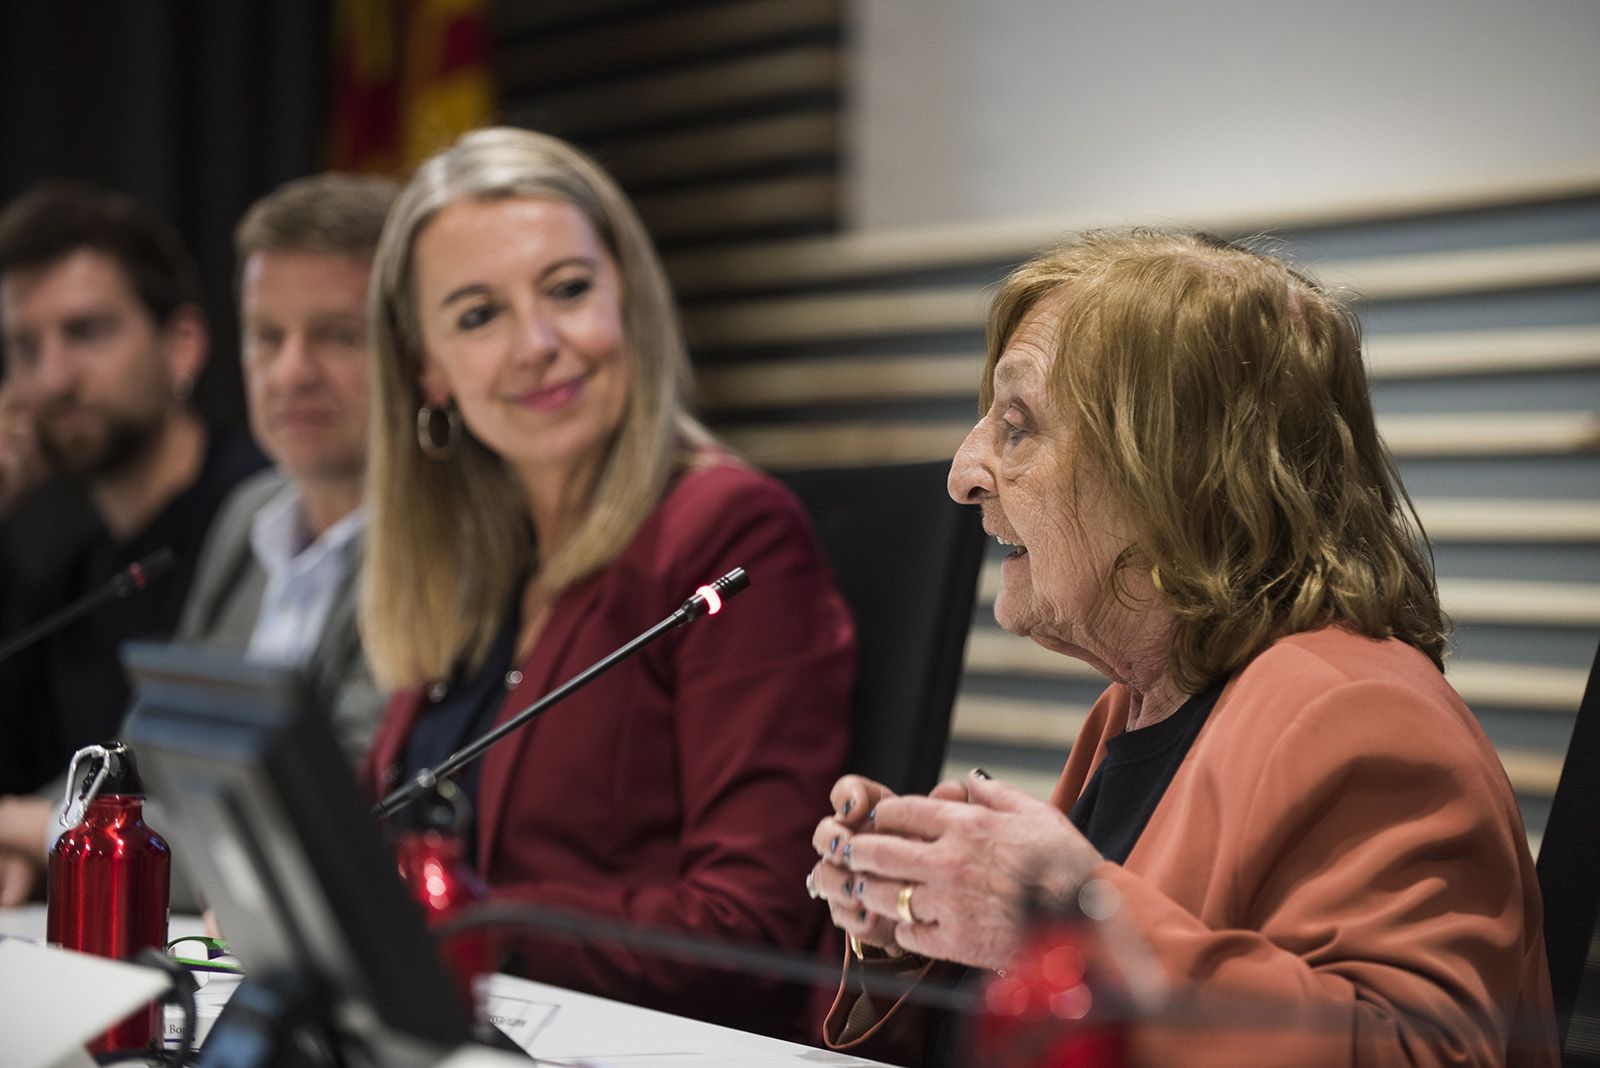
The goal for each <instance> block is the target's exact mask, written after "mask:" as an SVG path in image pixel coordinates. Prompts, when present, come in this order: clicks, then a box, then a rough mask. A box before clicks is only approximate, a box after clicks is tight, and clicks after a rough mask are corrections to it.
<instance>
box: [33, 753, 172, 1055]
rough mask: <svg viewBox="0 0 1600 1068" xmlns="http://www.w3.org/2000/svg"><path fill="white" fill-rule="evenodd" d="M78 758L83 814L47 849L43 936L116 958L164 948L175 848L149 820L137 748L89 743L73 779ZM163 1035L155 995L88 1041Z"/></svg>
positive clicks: (118, 1046) (130, 1043)
mask: <svg viewBox="0 0 1600 1068" xmlns="http://www.w3.org/2000/svg"><path fill="white" fill-rule="evenodd" d="M80 766H81V767H82V769H83V774H82V782H83V785H82V786H81V787H80V788H79V789H78V790H77V791H76V800H75V801H74V807H76V806H77V805H82V807H83V813H82V817H81V818H80V819H79V821H78V822H77V823H76V824H74V825H73V826H72V827H70V828H69V829H68V830H66V831H64V832H62V834H61V836H60V837H59V838H57V839H56V842H55V845H54V846H53V847H51V849H50V862H49V904H48V906H47V911H46V920H45V937H46V938H47V940H48V941H49V942H50V944H51V945H56V946H61V947H62V948H63V949H73V950H77V951H78V952H80V953H93V954H96V955H97V956H101V957H111V958H114V959H117V960H125V959H127V958H130V957H132V956H133V955H134V954H136V953H138V952H139V951H140V950H141V949H144V948H146V947H149V946H154V947H155V948H157V949H160V948H162V947H163V946H165V945H166V944H167V893H168V889H169V887H170V883H171V878H172V852H171V850H169V849H168V848H167V843H166V842H165V841H164V840H163V839H162V837H161V836H160V835H159V834H157V833H156V832H155V831H153V830H151V829H150V827H149V825H147V824H146V823H145V822H144V815H143V810H144V787H143V785H142V784H141V783H140V781H139V773H138V771H137V770H136V769H135V767H134V764H133V753H132V752H131V751H130V750H129V749H128V748H127V747H126V746H124V745H122V744H121V743H120V742H111V743H108V744H106V745H104V746H97V745H95V746H88V747H87V748H85V749H82V750H80V751H79V752H78V754H77V755H76V756H74V757H73V758H72V772H71V773H69V776H68V781H69V782H71V783H76V782H78V779H79V776H78V775H77V774H76V773H77V772H78V770H79V768H80ZM69 796H71V795H69ZM71 811H72V810H71V809H69V810H68V812H69V815H68V817H67V818H68V819H70V818H71ZM160 1035H161V1006H160V1005H159V1004H158V1003H156V1002H153V1001H152V1002H151V1003H150V1005H149V1006H148V1007H147V1008H144V1009H141V1010H139V1011H138V1012H136V1013H134V1014H133V1015H131V1016H129V1017H127V1018H126V1019H125V1020H123V1021H122V1022H120V1023H118V1024H116V1025H115V1026H113V1027H112V1028H111V1029H110V1030H109V1031H107V1032H106V1033H105V1034H104V1035H101V1036H100V1037H99V1038H97V1039H95V1040H94V1041H93V1042H91V1043H90V1044H89V1052H90V1053H93V1054H96V1055H99V1054H104V1053H113V1052H116V1051H119V1050H136V1049H143V1048H145V1047H147V1046H150V1045H151V1044H152V1043H153V1042H155V1041H156V1040H157V1039H158V1038H159V1037H160Z"/></svg>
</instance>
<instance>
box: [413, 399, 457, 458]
mask: <svg viewBox="0 0 1600 1068" xmlns="http://www.w3.org/2000/svg"><path fill="white" fill-rule="evenodd" d="M441 412H442V413H444V441H443V442H440V441H439V440H438V438H437V436H436V435H435V434H434V432H433V427H434V416H435V415H438V414H439V413H441ZM459 444H461V411H460V409H458V408H457V407H456V406H455V404H454V403H453V402H446V403H444V404H441V405H439V406H437V407H435V406H434V405H432V404H424V405H423V406H422V407H420V408H418V409H417V447H418V448H420V449H421V450H422V455H424V456H426V457H427V458H428V459H430V460H448V459H450V457H452V456H454V455H455V452H456V446H457V445H459Z"/></svg>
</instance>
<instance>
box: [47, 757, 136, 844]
mask: <svg viewBox="0 0 1600 1068" xmlns="http://www.w3.org/2000/svg"><path fill="white" fill-rule="evenodd" d="M80 769H81V771H80ZM102 795H104V796H106V797H114V796H121V797H143V796H144V782H143V780H141V779H140V778H139V769H138V767H137V766H136V765H135V764H134V762H133V750H132V749H129V748H128V747H127V746H126V745H123V744H122V743H121V742H107V743H106V744H105V745H86V746H84V747H83V748H82V749H80V750H78V751H77V752H76V753H74V754H72V763H71V765H69V766H68V768H67V796H66V797H65V798H63V799H62V802H61V815H60V816H59V817H57V818H58V820H59V821H60V823H61V826H63V827H71V826H73V825H74V824H76V823H77V822H78V821H79V820H81V819H83V813H84V811H85V810H86V809H87V808H88V807H89V803H90V802H91V801H93V800H94V799H95V798H97V797H100V796H102Z"/></svg>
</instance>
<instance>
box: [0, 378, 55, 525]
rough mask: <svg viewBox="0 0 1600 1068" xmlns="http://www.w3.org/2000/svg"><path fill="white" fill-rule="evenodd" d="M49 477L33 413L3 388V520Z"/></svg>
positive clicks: (0, 491)
mask: <svg viewBox="0 0 1600 1068" xmlns="http://www.w3.org/2000/svg"><path fill="white" fill-rule="evenodd" d="M48 474H49V468H48V466H47V465H46V464H45V460H44V455H43V453H41V452H40V451H39V439H38V436H37V435H36V433H35V432H34V425H33V413H32V412H30V411H29V410H28V408H27V407H26V406H25V405H24V404H23V403H22V401H21V400H19V399H18V398H17V394H16V391H15V390H13V389H9V388H7V387H5V386H0V516H3V515H5V514H6V513H7V512H9V511H10V510H11V506H12V505H13V504H15V503H16V502H17V499H18V498H19V497H21V496H22V495H23V494H24V493H26V492H28V490H30V489H32V488H33V487H34V486H36V485H38V484H39V483H40V482H42V481H43V480H44V478H45V476H46V475H48Z"/></svg>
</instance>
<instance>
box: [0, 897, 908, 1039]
mask: <svg viewBox="0 0 1600 1068" xmlns="http://www.w3.org/2000/svg"><path fill="white" fill-rule="evenodd" d="M168 926H169V928H170V932H169V933H170V937H173V938H177V937H179V936H181V935H190V934H200V933H202V930H201V926H200V921H199V918H198V917H194V916H176V915H175V916H173V917H172V919H171V921H170V923H169V924H168ZM44 927H45V910H44V906H43V905H27V906H23V907H22V908H16V909H0V936H5V937H12V938H23V939H27V940H29V941H34V942H38V941H42V940H43V938H44ZM491 983H492V985H491V987H490V993H491V995H493V996H496V997H503V998H510V999H514V1000H515V1001H519V1002H522V1003H524V1004H525V1005H526V1006H527V1007H528V1010H529V1011H530V1012H532V1013H535V1014H538V1015H539V1016H540V1017H541V1018H542V1019H543V1023H542V1025H541V1026H540V1027H539V1029H538V1031H537V1033H536V1034H535V1035H533V1037H532V1039H531V1041H530V1042H529V1043H528V1045H527V1049H528V1052H529V1053H531V1054H533V1056H534V1058H535V1059H536V1061H537V1062H539V1063H542V1064H550V1065H561V1066H576V1065H589V1066H594V1068H604V1066H607V1065H616V1066H618V1068H624V1066H625V1068H685V1066H687V1065H705V1066H707V1068H722V1066H726V1068H735V1066H738V1068H766V1066H771V1065H810V1066H817V1065H821V1066H824V1068H879V1065H880V1062H878V1061H869V1060H865V1059H863V1058H860V1057H852V1056H848V1055H845V1054H839V1053H832V1052H829V1051H827V1050H821V1049H817V1048H816V1047H813V1046H805V1045H800V1044H799V1043H794V1042H783V1041H780V1040H778V1039H774V1038H767V1037H765V1036H763V1035H755V1034H751V1033H749V1032H746V1031H739V1030H736V1029H734V1028H731V1027H719V1026H717V1025H716V1024H708V1023H703V1022H701V1021H699V1020H690V1019H686V1018H684V1017H681V1016H673V1015H671V1014H669V1013H663V1012H655V1011H653V1010H650V1009H641V1008H639V1007H638V1006H635V1005H626V1004H623V1003H621V1002H617V1001H611V1000H610V999H608V998H601V997H595V996H594V995H592V994H581V993H578V992H576V991H572V990H566V989H563V988H561V987H556V986H549V985H547V984H544V983H533V982H529V981H528V980H526V979H517V978H513V977H511V976H495V977H494V978H493V980H491ZM490 1052H491V1051H488V1050H482V1051H481V1053H482V1054H484V1056H481V1057H480V1055H479V1054H480V1051H479V1050H462V1051H460V1052H458V1053H457V1054H455V1055H454V1056H452V1057H451V1058H450V1059H449V1060H448V1061H447V1062H445V1063H446V1064H447V1065H448V1066H449V1068H467V1066H468V1065H471V1064H482V1065H485V1066H487V1065H489V1064H491V1063H494V1064H513V1065H514V1064H519V1063H520V1064H524V1065H526V1064H528V1063H529V1062H527V1061H525V1060H516V1059H503V1058H502V1057H495V1056H488V1054H490Z"/></svg>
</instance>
